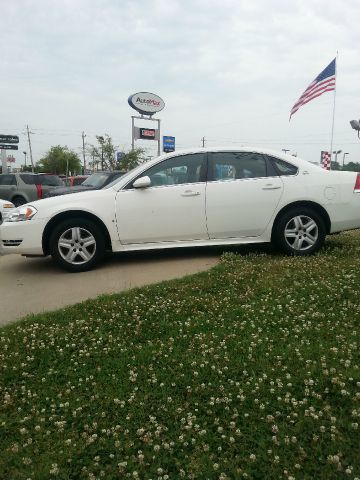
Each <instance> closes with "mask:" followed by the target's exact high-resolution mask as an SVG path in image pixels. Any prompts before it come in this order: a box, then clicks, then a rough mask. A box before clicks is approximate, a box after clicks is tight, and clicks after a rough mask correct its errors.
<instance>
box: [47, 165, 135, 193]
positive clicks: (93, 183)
mask: <svg viewBox="0 0 360 480" xmlns="http://www.w3.org/2000/svg"><path fill="white" fill-rule="evenodd" d="M125 173H126V172H121V171H118V170H114V171H112V172H96V173H93V174H92V175H90V176H89V177H88V178H87V179H86V180H84V181H83V182H82V183H81V185H74V186H68V187H59V188H55V189H54V190H51V192H48V194H47V195H46V196H47V197H57V196H58V195H67V194H69V193H79V192H88V191H89V190H99V189H101V188H104V187H106V185H108V184H109V183H111V182H112V181H113V180H115V179H116V178H119V177H121V176H122V175H124V174H125Z"/></svg>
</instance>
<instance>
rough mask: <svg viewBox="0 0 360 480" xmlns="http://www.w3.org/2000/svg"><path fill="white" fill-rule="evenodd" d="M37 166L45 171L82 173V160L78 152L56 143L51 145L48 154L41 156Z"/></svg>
mask: <svg viewBox="0 0 360 480" xmlns="http://www.w3.org/2000/svg"><path fill="white" fill-rule="evenodd" d="M36 166H37V167H38V168H39V169H40V170H41V171H44V172H48V173H56V174H67V173H68V172H72V173H81V162H80V158H79V156H78V154H77V153H76V152H74V151H72V150H69V149H68V147H61V146H60V145H56V146H54V147H51V149H50V150H49V151H48V152H47V154H46V155H45V156H44V157H43V158H41V159H40V160H39V161H38V162H37V164H36Z"/></svg>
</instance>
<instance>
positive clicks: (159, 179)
mask: <svg viewBox="0 0 360 480" xmlns="http://www.w3.org/2000/svg"><path fill="white" fill-rule="evenodd" d="M144 176H148V177H149V178H150V181H151V185H150V186H148V187H147V188H134V186H133V185H134V181H136V180H137V179H134V181H131V183H130V184H129V185H127V186H126V187H125V188H124V189H123V190H120V191H119V192H118V194H117V196H116V221H117V227H118V233H119V239H120V242H121V243H123V244H138V243H152V242H175V241H186V240H203V239H208V235H207V229H206V221H205V185H206V183H205V180H206V154H203V153H197V154H190V155H180V156H174V157H172V158H169V159H166V160H163V161H162V162H160V163H158V164H156V165H154V166H152V167H150V168H149V169H148V170H146V171H144V172H142V173H141V174H140V175H139V177H138V178H140V177H144Z"/></svg>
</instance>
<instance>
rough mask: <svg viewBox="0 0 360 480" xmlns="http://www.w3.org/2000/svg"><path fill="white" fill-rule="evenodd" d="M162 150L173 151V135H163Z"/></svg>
mask: <svg viewBox="0 0 360 480" xmlns="http://www.w3.org/2000/svg"><path fill="white" fill-rule="evenodd" d="M163 152H165V153H169V152H175V137H170V136H169V135H164V136H163Z"/></svg>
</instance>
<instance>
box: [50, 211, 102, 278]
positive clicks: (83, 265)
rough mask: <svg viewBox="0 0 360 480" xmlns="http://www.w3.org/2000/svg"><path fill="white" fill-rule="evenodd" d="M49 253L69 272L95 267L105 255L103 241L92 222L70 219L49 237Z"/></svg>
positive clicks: (98, 230)
mask: <svg viewBox="0 0 360 480" xmlns="http://www.w3.org/2000/svg"><path fill="white" fill-rule="evenodd" d="M50 253H51V256H52V257H53V259H54V260H55V262H56V263H57V264H58V265H60V266H61V267H62V268H64V269H66V270H68V271H69V272H84V271H86V270H90V269H91V268H93V267H95V265H97V264H98V262H99V261H100V260H101V259H102V258H103V256H104V254H105V239H104V235H103V232H102V231H101V229H100V228H99V227H98V226H97V225H96V224H95V223H94V222H92V221H90V220H87V219H82V218H72V219H69V220H66V221H64V222H62V223H61V224H59V225H57V226H56V227H55V229H54V231H53V233H52V234H51V237H50Z"/></svg>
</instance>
